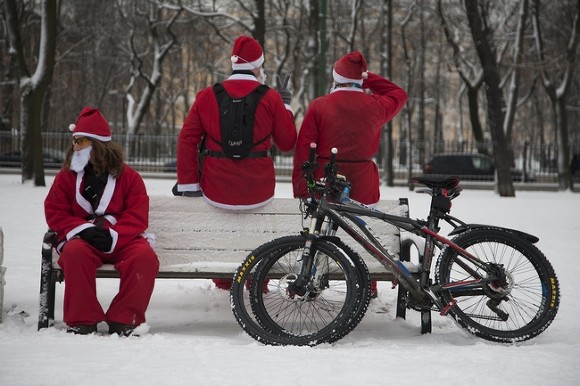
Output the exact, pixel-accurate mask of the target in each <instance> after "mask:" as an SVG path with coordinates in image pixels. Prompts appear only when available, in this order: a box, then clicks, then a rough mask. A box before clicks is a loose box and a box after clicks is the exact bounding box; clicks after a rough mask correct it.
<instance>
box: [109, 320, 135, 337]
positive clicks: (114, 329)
mask: <svg viewBox="0 0 580 386" xmlns="http://www.w3.org/2000/svg"><path fill="white" fill-rule="evenodd" d="M136 327H137V326H133V325H131V324H123V323H117V322H109V334H117V335H119V336H138V335H136V334H134V331H135V328H136Z"/></svg>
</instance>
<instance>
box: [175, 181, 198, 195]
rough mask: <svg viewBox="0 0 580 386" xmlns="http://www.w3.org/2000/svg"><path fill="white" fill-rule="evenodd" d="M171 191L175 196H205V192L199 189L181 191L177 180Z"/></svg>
mask: <svg viewBox="0 0 580 386" xmlns="http://www.w3.org/2000/svg"><path fill="white" fill-rule="evenodd" d="M171 193H173V195H174V196H183V197H201V196H203V193H202V191H201V190H198V191H195V192H193V191H188V192H180V191H178V190H177V182H176V183H175V185H173V188H171Z"/></svg>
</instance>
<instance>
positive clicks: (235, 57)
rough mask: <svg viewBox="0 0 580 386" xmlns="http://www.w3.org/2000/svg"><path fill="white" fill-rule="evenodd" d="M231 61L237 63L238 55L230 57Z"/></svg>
mask: <svg viewBox="0 0 580 386" xmlns="http://www.w3.org/2000/svg"><path fill="white" fill-rule="evenodd" d="M231 60H232V63H237V62H238V55H232V57H231Z"/></svg>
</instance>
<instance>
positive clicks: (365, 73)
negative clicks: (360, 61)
mask: <svg viewBox="0 0 580 386" xmlns="http://www.w3.org/2000/svg"><path fill="white" fill-rule="evenodd" d="M368 77H369V73H368V72H366V71H363V73H362V78H363V79H367V78H368Z"/></svg>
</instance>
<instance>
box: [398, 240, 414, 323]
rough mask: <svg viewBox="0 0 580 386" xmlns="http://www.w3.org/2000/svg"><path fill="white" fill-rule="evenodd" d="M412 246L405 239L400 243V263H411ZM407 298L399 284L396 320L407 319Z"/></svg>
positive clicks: (407, 292) (407, 294)
mask: <svg viewBox="0 0 580 386" xmlns="http://www.w3.org/2000/svg"><path fill="white" fill-rule="evenodd" d="M414 245H415V243H413V240H409V239H406V240H402V241H401V254H400V256H399V259H400V260H401V261H411V247H412V246H414ZM408 296H409V291H407V290H406V289H405V288H403V286H402V285H400V284H399V285H398V291H397V318H401V319H405V318H406V317H407V297H408Z"/></svg>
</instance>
